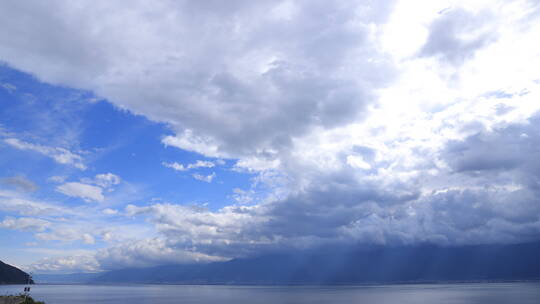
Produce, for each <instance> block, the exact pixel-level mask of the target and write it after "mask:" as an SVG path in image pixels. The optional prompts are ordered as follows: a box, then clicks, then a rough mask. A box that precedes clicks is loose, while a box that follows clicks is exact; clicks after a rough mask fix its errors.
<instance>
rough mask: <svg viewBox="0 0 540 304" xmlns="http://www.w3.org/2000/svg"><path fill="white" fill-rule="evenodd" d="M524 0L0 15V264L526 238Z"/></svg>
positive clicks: (530, 197) (528, 53) (531, 118)
mask: <svg viewBox="0 0 540 304" xmlns="http://www.w3.org/2000/svg"><path fill="white" fill-rule="evenodd" d="M539 18H540V7H539V5H538V3H537V1H527V0H515V1H492V0H489V1H488V0H477V1H458V0H452V1H450V0H437V1H429V2H425V1H412V2H411V1H404V0H403V1H376V2H373V1H372V2H369V1H368V2H361V1H360V2H355V1H345V0H344V1H335V2H332V3H328V2H327V1H309V2H299V1H286V0H283V1H256V2H252V1H243V0H234V1H227V2H193V1H156V2H152V3H149V2H147V1H134V2H133V3H131V4H130V7H124V6H123V5H122V3H119V2H110V1H92V2H77V3H75V2H69V1H61V0H55V1H50V2H47V3H46V4H45V3H43V2H41V1H30V2H15V1H12V2H2V3H1V4H0V246H1V248H2V252H1V254H0V259H2V260H3V261H5V262H8V263H12V264H15V265H17V266H20V267H22V268H24V269H26V270H29V271H33V272H36V273H43V272H50V273H55V272H64V273H65V272H81V271H82V272H95V271H103V270H110V269H118V268H123V267H143V266H153V265H160V264H169V263H200V262H210V261H224V260H229V259H232V258H238V257H245V256H252V255H257V254H263V253H265V252H269V251H275V250H281V251H287V250H297V249H306V248H318V247H319V246H333V245H339V246H356V245H358V244H377V245H388V246H394V245H411V244H412V245H414V244H419V243H422V244H424V243H430V244H437V245H445V246H461V245H470V244H486V243H487V244H508V243H521V242H530V241H537V240H539V239H540V202H539V200H538V197H540V192H539V191H540V190H539V189H540V187H539V186H538V185H540V174H539V173H538V172H540V170H539V169H540V163H539V162H538V159H540V157H539V156H540V155H539V150H538V148H537V147H538V146H539V144H540V114H539V113H540V112H539V111H540V103H538V98H539V97H540V75H539V74H538V71H539V69H538V67H540V51H539V50H538V48H537V47H536V45H535V41H536V37H538V36H539V35H540V22H539Z"/></svg>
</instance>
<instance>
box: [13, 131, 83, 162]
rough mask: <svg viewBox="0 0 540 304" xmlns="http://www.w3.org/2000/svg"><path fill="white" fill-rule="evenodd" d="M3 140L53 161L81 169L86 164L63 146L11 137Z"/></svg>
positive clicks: (80, 157)
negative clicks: (39, 143)
mask: <svg viewBox="0 0 540 304" xmlns="http://www.w3.org/2000/svg"><path fill="white" fill-rule="evenodd" d="M4 142H5V143H7V144H8V145H10V146H12V147H14V148H17V149H20V150H29V151H34V152H37V153H40V154H43V155H45V156H47V157H50V158H52V159H54V161H56V162H57V163H59V164H63V165H71V166H73V167H75V168H77V169H81V170H85V169H86V165H85V164H84V163H83V161H84V160H83V158H82V156H80V155H78V154H75V153H73V152H71V151H69V150H67V149H64V148H59V147H47V146H42V145H37V144H32V143H28V142H24V141H21V140H19V139H17V138H13V137H11V138H6V139H4Z"/></svg>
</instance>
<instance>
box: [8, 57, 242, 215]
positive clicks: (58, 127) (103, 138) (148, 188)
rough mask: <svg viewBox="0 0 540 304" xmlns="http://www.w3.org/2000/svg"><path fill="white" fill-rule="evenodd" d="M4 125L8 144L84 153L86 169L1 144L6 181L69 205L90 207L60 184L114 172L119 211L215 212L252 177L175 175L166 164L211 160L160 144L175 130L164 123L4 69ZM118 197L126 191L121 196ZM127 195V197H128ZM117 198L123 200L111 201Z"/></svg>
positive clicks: (224, 172) (224, 170)
mask: <svg viewBox="0 0 540 304" xmlns="http://www.w3.org/2000/svg"><path fill="white" fill-rule="evenodd" d="M0 83H1V84H3V86H2V87H0V126H1V128H2V129H1V130H2V132H3V133H4V134H3V139H5V138H6V137H9V136H13V137H15V138H18V139H20V140H22V141H25V142H28V143H31V144H36V145H42V146H51V147H61V148H65V149H68V150H69V151H71V152H73V153H75V154H77V155H80V156H81V158H82V163H83V164H84V166H85V169H84V170H82V169H81V168H77V167H74V166H70V165H68V164H60V163H58V162H55V160H54V159H53V158H51V157H47V156H46V155H43V154H40V153H36V152H35V151H29V150H21V149H17V148H15V147H12V146H10V145H8V144H6V143H5V142H4V141H3V140H2V141H1V143H0V149H1V150H2V157H0V169H1V171H0V172H1V173H0V177H2V178H5V177H10V176H24V177H26V178H28V179H29V180H31V181H32V182H34V183H36V184H37V185H38V186H39V189H38V190H37V191H35V193H33V194H32V195H33V196H39V197H40V198H45V199H47V200H54V201H59V202H62V203H63V204H66V205H68V206H69V205H82V204H88V203H87V202H84V201H83V200H82V199H80V198H74V197H67V196H65V195H63V194H60V193H58V192H57V191H55V188H56V186H57V184H58V183H53V182H51V181H50V178H51V177H52V176H58V177H62V178H63V179H64V180H65V181H66V182H77V181H80V180H81V179H84V178H87V179H88V178H92V177H94V176H95V175H96V174H103V173H113V174H116V175H118V176H120V178H121V179H122V181H123V182H122V184H120V185H118V187H117V189H116V190H115V191H114V192H111V193H105V196H106V197H109V198H110V199H106V200H105V202H106V203H107V206H109V205H110V206H115V207H116V208H118V209H121V208H123V206H125V205H127V204H136V205H146V204H149V203H151V202H155V201H156V200H157V201H164V202H169V203H178V204H206V205H207V206H208V208H210V209H212V210H216V209H219V208H221V207H223V206H225V205H229V204H230V203H231V202H232V199H231V198H230V195H231V194H232V189H234V188H242V189H247V188H249V185H250V178H251V177H252V176H251V175H250V174H245V173H239V172H236V171H233V170H231V168H232V166H233V165H234V160H227V161H225V164H224V165H216V166H215V167H213V168H197V169H193V170H190V171H175V170H173V169H171V168H167V167H165V166H163V163H164V162H178V163H182V164H190V163H194V162H196V161H197V160H210V161H215V160H212V159H205V158H204V157H202V156H201V155H199V154H197V153H192V152H189V151H183V150H180V149H178V148H174V147H166V146H165V145H163V144H162V143H161V138H162V137H163V136H164V135H167V134H171V130H169V129H168V127H167V126H166V125H164V124H161V123H156V122H152V121H149V120H148V119H146V118H144V117H142V116H138V115H134V114H132V113H130V112H128V111H125V110H121V109H118V108H115V107H114V106H112V105H111V104H110V103H108V102H107V101H104V100H100V98H99V97H96V96H94V95H92V94H91V93H89V92H86V91H80V90H74V89H70V88H65V87H60V86H54V85H49V84H45V83H42V82H40V81H39V80H37V79H36V78H34V77H32V76H31V75H28V74H25V73H22V72H19V71H16V70H13V69H11V68H9V67H7V66H5V65H4V66H0ZM194 173H198V174H201V175H205V176H208V175H211V174H214V173H215V178H214V179H213V180H212V182H211V183H208V182H204V181H200V180H196V179H194V178H193V176H192V174H194ZM118 192H120V193H118ZM122 192H123V193H122ZM113 199H117V201H113Z"/></svg>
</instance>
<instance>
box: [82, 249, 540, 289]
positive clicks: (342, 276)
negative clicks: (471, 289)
mask: <svg viewBox="0 0 540 304" xmlns="http://www.w3.org/2000/svg"><path fill="white" fill-rule="evenodd" d="M539 257H540V243H529V244H517V245H477V246H465V247H438V246H432V245H424V246H411V247H362V248H355V249H344V248H333V249H329V248H326V249H319V250H318V251H303V252H295V253H274V254H267V255H263V256H259V257H253V258H245V259H234V260H231V261H228V262H216V263H209V264H192V265H164V266H157V267H151V268H137V269H122V270H114V271H109V272H106V273H103V274H102V275H100V276H97V277H95V278H93V279H91V280H90V281H91V282H95V283H185V284H196V283H200V284H354V283H383V282H385V283H391V282H419V281H475V280H488V281H489V280H534V279H540V259H539Z"/></svg>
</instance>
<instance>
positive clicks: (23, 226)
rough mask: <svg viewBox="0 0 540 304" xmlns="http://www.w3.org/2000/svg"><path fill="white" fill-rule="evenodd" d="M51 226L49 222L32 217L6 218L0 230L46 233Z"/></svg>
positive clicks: (0, 224)
mask: <svg viewBox="0 0 540 304" xmlns="http://www.w3.org/2000/svg"><path fill="white" fill-rule="evenodd" d="M50 225H51V223H50V222H48V221H45V220H42V219H38V218H32V217H19V218H14V217H6V218H4V220H3V221H1V222H0V228H7V229H12V230H22V231H44V230H46V229H47V228H48V227H49V226H50Z"/></svg>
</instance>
